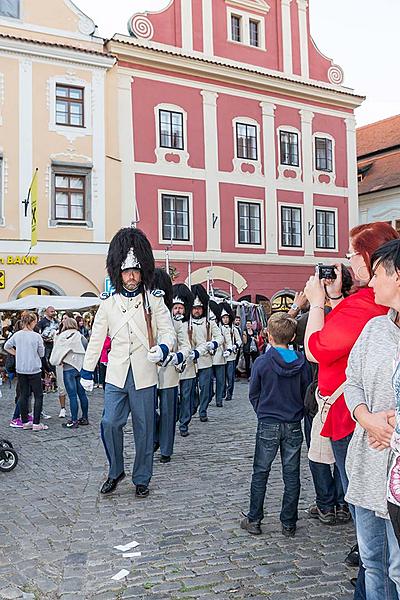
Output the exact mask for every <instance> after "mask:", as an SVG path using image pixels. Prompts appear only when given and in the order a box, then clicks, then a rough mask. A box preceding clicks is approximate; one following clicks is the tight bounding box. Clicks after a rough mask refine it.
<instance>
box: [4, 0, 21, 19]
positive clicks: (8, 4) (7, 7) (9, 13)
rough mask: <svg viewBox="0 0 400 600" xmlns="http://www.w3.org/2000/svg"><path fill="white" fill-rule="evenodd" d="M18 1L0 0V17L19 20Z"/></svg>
mask: <svg viewBox="0 0 400 600" xmlns="http://www.w3.org/2000/svg"><path fill="white" fill-rule="evenodd" d="M19 13H20V0H0V16H1V17H10V18H11V19H19Z"/></svg>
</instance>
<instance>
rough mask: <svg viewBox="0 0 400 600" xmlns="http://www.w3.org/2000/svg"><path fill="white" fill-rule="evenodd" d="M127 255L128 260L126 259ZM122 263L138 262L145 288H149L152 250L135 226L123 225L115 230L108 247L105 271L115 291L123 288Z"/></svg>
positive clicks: (131, 263)
mask: <svg viewBox="0 0 400 600" xmlns="http://www.w3.org/2000/svg"><path fill="white" fill-rule="evenodd" d="M128 255H129V260H128V261H127V258H128ZM132 259H137V260H136V261H134V260H132ZM126 261H127V262H126ZM124 263H125V264H129V265H133V264H134V263H136V264H138V266H139V268H140V271H141V273H142V282H143V284H144V286H145V287H146V288H149V289H150V287H151V283H152V281H153V276H154V256H153V250H152V248H151V245H150V242H149V240H148V239H147V237H146V236H145V234H144V233H143V231H141V230H140V229H136V228H135V227H123V228H122V229H120V230H119V231H117V233H116V234H115V235H114V237H113V239H112V240H111V242H110V247H109V249H108V254H107V262H106V266H107V272H108V275H109V277H110V280H111V283H112V285H113V286H114V288H115V291H116V292H117V293H120V292H122V289H123V284H122V277H121V267H122V265H123V264H124ZM128 268H134V267H133V266H131V267H128Z"/></svg>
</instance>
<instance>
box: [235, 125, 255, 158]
mask: <svg viewBox="0 0 400 600" xmlns="http://www.w3.org/2000/svg"><path fill="white" fill-rule="evenodd" d="M236 152H237V157H238V158H246V159H248V160H257V127H256V126H255V125H246V124H245V123H236Z"/></svg>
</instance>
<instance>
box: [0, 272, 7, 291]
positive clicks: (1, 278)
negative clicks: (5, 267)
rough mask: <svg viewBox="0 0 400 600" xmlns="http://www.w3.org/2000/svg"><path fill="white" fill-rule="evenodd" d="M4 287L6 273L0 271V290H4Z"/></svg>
mask: <svg viewBox="0 0 400 600" xmlns="http://www.w3.org/2000/svg"><path fill="white" fill-rule="evenodd" d="M5 287H6V273H5V271H0V290H4V289H5Z"/></svg>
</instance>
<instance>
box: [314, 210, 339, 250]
mask: <svg viewBox="0 0 400 600" xmlns="http://www.w3.org/2000/svg"><path fill="white" fill-rule="evenodd" d="M316 221H317V230H316V236H317V239H316V247H317V248H320V249H325V250H334V249H335V248H336V239H335V237H336V235H335V230H336V227H335V212H334V211H333V210H317V211H316Z"/></svg>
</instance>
